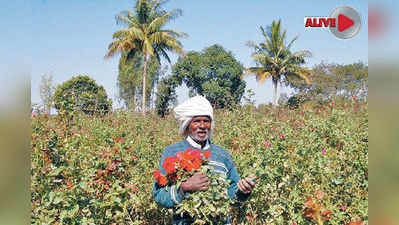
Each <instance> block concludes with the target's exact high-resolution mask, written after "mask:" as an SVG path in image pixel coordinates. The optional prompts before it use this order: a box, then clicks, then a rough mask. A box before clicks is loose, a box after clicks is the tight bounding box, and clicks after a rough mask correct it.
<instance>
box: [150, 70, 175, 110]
mask: <svg viewBox="0 0 399 225" xmlns="http://www.w3.org/2000/svg"><path fill="white" fill-rule="evenodd" d="M176 86H177V84H176V82H174V80H173V77H170V78H163V79H162V80H161V82H160V83H159V84H158V91H157V98H156V101H155V108H156V112H157V114H158V115H159V116H161V117H165V116H166V115H167V114H168V113H169V106H170V104H171V103H172V102H175V101H176V100H177V95H176V90H175V88H176Z"/></svg>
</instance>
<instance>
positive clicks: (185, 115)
mask: <svg viewBox="0 0 399 225" xmlns="http://www.w3.org/2000/svg"><path fill="white" fill-rule="evenodd" d="M173 112H174V115H175V118H176V119H177V121H178V122H179V134H180V135H184V131H185V130H186V128H187V126H188V125H189V124H190V122H191V120H192V119H193V117H194V116H209V117H210V118H211V131H210V134H209V137H211V136H212V131H213V127H214V120H213V109H212V105H211V103H210V102H209V101H208V100H207V99H206V98H205V97H203V96H199V95H198V96H195V97H192V98H189V99H188V100H186V101H185V102H183V103H181V104H180V105H178V106H176V107H175V108H174V110H173Z"/></svg>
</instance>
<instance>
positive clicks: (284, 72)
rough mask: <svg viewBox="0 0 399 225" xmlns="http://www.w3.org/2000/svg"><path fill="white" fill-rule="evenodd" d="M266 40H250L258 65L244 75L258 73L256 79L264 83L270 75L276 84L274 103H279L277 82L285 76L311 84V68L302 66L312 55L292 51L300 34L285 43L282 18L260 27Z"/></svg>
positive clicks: (305, 52)
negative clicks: (306, 58)
mask: <svg viewBox="0 0 399 225" xmlns="http://www.w3.org/2000/svg"><path fill="white" fill-rule="evenodd" d="M260 30H261V32H262V35H263V36H264V37H265V41H264V42H262V43H260V44H259V45H257V44H255V43H254V42H251V41H250V42H248V43H247V45H248V46H249V47H252V48H253V49H254V53H253V54H252V58H254V59H255V62H256V64H257V66H256V67H250V68H248V69H246V70H245V73H244V74H243V75H253V74H255V75H256V80H257V81H258V82H259V83H263V82H264V81H265V80H266V79H268V78H269V77H271V78H272V83H273V86H274V96H273V104H274V105H277V84H278V82H279V81H281V79H282V78H283V77H284V78H286V80H287V81H289V78H290V77H297V78H300V79H303V80H305V82H306V83H307V84H310V78H309V75H310V70H308V69H306V68H304V67H301V65H302V64H303V63H305V57H309V56H311V53H310V52H309V51H304V50H303V51H297V52H294V53H292V52H291V51H290V48H291V46H292V44H293V43H294V41H295V40H296V39H297V38H298V36H296V37H294V39H292V40H291V41H290V42H289V43H288V45H286V44H285V34H286V30H284V31H283V32H282V33H281V20H279V21H278V22H277V21H275V20H274V21H273V23H272V25H271V26H270V27H267V28H266V29H264V28H263V27H262V26H261V27H260Z"/></svg>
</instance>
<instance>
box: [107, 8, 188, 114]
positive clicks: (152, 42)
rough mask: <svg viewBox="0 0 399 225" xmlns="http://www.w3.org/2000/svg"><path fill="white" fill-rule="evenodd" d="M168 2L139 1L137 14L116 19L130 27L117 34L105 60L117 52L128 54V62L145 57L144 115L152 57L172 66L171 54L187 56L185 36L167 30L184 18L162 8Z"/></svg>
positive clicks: (122, 14) (129, 13)
mask: <svg viewBox="0 0 399 225" xmlns="http://www.w3.org/2000/svg"><path fill="white" fill-rule="evenodd" d="M163 3H165V1H164V0H137V2H136V6H135V8H134V11H130V10H127V11H124V12H121V13H120V14H118V15H117V16H116V21H117V24H123V25H126V26H127V28H125V29H121V30H119V31H116V32H115V33H114V34H113V39H114V40H113V41H112V43H111V44H109V46H108V52H107V54H106V55H105V58H109V57H112V56H114V55H116V54H117V53H121V52H124V53H126V54H127V58H126V59H127V60H129V59H131V58H133V56H134V55H135V54H136V53H141V54H142V55H143V100H142V113H143V114H144V113H145V103H146V99H145V93H146V90H145V89H146V76H147V62H148V60H149V59H150V57H156V59H157V60H158V61H159V62H160V61H161V60H160V58H161V56H162V57H163V58H165V59H166V60H167V61H168V62H169V63H170V62H171V61H170V58H169V56H168V54H167V52H168V51H171V52H175V53H178V54H183V47H182V44H181V43H180V41H178V40H177V39H178V38H181V37H186V36H187V35H186V34H185V33H181V32H178V31H175V30H170V29H164V26H165V25H166V24H167V23H168V22H169V21H171V20H172V19H175V18H177V17H178V16H180V15H181V10H177V9H175V10H171V11H165V10H163V9H161V6H162V5H163Z"/></svg>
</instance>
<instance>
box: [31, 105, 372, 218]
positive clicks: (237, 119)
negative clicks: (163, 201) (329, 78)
mask: <svg viewBox="0 0 399 225" xmlns="http://www.w3.org/2000/svg"><path fill="white" fill-rule="evenodd" d="M310 103H311V102H310ZM310 103H309V104H308V103H307V104H304V105H302V106H299V107H298V109H296V110H289V109H288V108H284V107H281V108H280V107H279V108H273V107H271V106H263V107H262V109H256V108H253V107H245V108H241V109H237V110H233V111H229V110H216V111H215V120H216V122H217V126H216V128H215V130H214V137H213V142H214V143H216V144H218V145H220V146H222V147H224V148H225V149H226V150H228V151H229V152H230V154H231V156H232V158H233V161H234V163H235V166H236V168H237V170H238V172H239V174H240V175H241V177H242V178H243V177H246V176H248V175H249V174H251V173H255V174H256V175H257V176H258V177H259V179H258V180H257V181H256V182H257V186H256V188H255V190H254V192H253V193H252V196H251V197H250V199H249V200H248V201H247V202H245V203H244V204H242V205H241V206H238V207H235V208H234V213H233V217H234V221H233V223H234V224H241V225H243V224H259V225H260V224H293V222H295V223H296V224H313V223H314V219H312V217H311V216H312V215H313V214H311V211H310V210H309V208H310V207H311V206H315V207H316V206H317V207H320V209H321V210H322V212H326V210H330V211H331V213H330V214H328V217H329V219H328V220H327V219H326V220H323V219H322V218H320V219H321V220H322V223H323V224H347V223H349V222H350V221H358V220H362V221H364V222H366V224H367V221H368V111H367V103H364V102H362V101H345V100H344V99H343V101H339V102H335V104H328V105H326V104H325V105H321V106H319V105H317V107H313V106H312V104H310ZM31 128H32V138H31V146H32V155H31V196H32V197H31V206H32V214H31V224H113V223H116V224H152V225H156V224H157V225H159V224H171V214H170V213H171V210H167V209H164V208H161V207H160V206H158V205H157V204H156V203H155V201H154V200H153V199H152V195H151V194H150V193H151V192H152V187H153V176H152V172H153V171H155V170H157V169H158V168H159V161H160V156H161V153H162V151H163V150H164V148H165V147H166V146H168V145H170V144H172V143H175V142H177V141H179V140H181V137H180V136H178V134H177V133H178V132H177V129H178V127H177V123H176V121H175V120H174V119H173V118H171V117H167V118H162V119H161V118H159V117H157V116H155V115H147V116H146V117H143V116H141V115H140V114H138V113H135V112H124V111H118V112H115V113H113V114H108V115H106V116H104V117H93V116H89V115H85V114H79V115H76V116H75V118H74V120H73V121H71V122H70V123H66V122H65V120H64V118H63V117H62V116H61V115H58V116H48V115H35V116H33V117H31ZM309 199H310V200H309ZM309 201H311V202H309ZM311 203H312V204H311ZM305 212H307V214H306V213H305ZM306 215H307V216H306ZM314 216H315V218H317V215H316V214H314ZM311 221H313V222H311Z"/></svg>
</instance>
